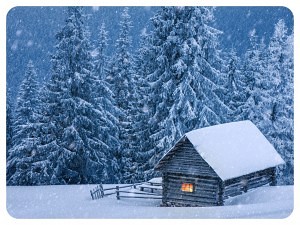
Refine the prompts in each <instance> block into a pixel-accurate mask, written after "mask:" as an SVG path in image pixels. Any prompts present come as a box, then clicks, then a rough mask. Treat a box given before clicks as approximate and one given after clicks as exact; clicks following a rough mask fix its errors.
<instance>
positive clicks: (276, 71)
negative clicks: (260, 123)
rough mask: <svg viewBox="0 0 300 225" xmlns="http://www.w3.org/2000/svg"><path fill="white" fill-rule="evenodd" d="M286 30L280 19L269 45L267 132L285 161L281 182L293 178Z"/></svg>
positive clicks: (290, 79)
mask: <svg viewBox="0 0 300 225" xmlns="http://www.w3.org/2000/svg"><path fill="white" fill-rule="evenodd" d="M287 32H288V30H287V27H286V25H285V22H284V20H279V21H278V23H277V24H276V25H275V29H274V34H273V36H272V37H271V40H270V44H269V46H268V72H269V77H270V80H271V81H273V83H272V93H271V96H272V98H271V99H272V102H271V110H270V113H269V114H270V126H269V130H268V132H267V133H266V135H267V137H268V138H269V139H270V141H271V142H272V143H273V145H274V147H275V148H276V149H277V150H278V151H279V153H280V154H281V155H282V157H283V159H284V160H285V162H286V164H285V165H283V166H281V167H280V168H279V170H278V175H279V183H280V184H293V182H294V180H293V176H294V171H293V170H294V149H293V143H294V126H293V117H294V110H293V104H294V102H293V76H294V72H293V71H294V65H293V61H294V59H293V35H291V36H288V35H287Z"/></svg>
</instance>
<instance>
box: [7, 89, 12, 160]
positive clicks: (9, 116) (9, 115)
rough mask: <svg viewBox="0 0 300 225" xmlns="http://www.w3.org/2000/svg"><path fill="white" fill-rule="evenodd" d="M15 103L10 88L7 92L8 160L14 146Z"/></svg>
mask: <svg viewBox="0 0 300 225" xmlns="http://www.w3.org/2000/svg"><path fill="white" fill-rule="evenodd" d="M13 108H14V107H13V102H12V97H11V91H10V89H9V88H7V90H6V159H7V158H8V155H9V151H10V149H11V148H12V146H13V141H12V139H13V123H14V122H13V121H14V117H13Z"/></svg>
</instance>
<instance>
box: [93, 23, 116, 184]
mask: <svg viewBox="0 0 300 225" xmlns="http://www.w3.org/2000/svg"><path fill="white" fill-rule="evenodd" d="M107 47H108V32H107V31H106V30H105V25H104V23H103V24H102V25H101V27H100V29H99V35H98V40H97V43H96V52H97V56H96V59H95V68H94V73H95V77H96V79H97V80H96V82H95V84H94V87H93V90H94V99H95V101H96V107H97V110H99V111H100V112H101V114H102V115H103V116H102V118H101V120H100V121H99V122H100V123H99V126H98V127H99V139H100V140H101V141H102V142H103V143H105V145H104V147H105V149H103V152H105V155H106V159H107V163H106V171H107V175H106V179H103V182H107V183H115V182H116V181H117V180H118V177H116V175H115V174H114V173H115V172H116V171H114V169H115V166H116V165H115V161H114V159H113V157H114V152H116V151H117V150H118V149H119V147H120V144H119V140H118V137H117V134H118V127H117V123H118V120H117V118H116V115H118V113H119V110H118V108H117V107H116V106H115V101H114V97H113V92H112V90H111V85H110V84H109V83H108V82H107V79H106V77H107V70H108V57H107V55H106V48H107Z"/></svg>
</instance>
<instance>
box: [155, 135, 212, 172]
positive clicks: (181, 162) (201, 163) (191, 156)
mask: <svg viewBox="0 0 300 225" xmlns="http://www.w3.org/2000/svg"><path fill="white" fill-rule="evenodd" d="M160 164H161V165H162V168H161V169H160V170H161V171H162V172H168V173H177V174H190V175H198V176H211V177H218V175H217V174H216V173H215V171H214V170H213V169H212V168H211V167H210V166H209V165H208V163H207V162H206V161H205V160H204V159H203V158H202V157H201V156H200V155H199V153H198V152H197V151H196V150H195V148H194V146H193V145H192V143H191V142H190V141H189V139H188V138H183V139H182V140H181V141H179V142H178V143H177V144H176V145H175V146H174V148H173V149H172V151H171V152H170V153H169V154H168V156H167V157H166V158H164V159H163V160H162V161H161V162H160Z"/></svg>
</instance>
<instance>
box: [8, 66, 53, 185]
mask: <svg viewBox="0 0 300 225" xmlns="http://www.w3.org/2000/svg"><path fill="white" fill-rule="evenodd" d="M40 118H41V115H40V101H39V83H38V81H37V73H36V70H35V68H34V65H33V63H32V61H29V63H28V64H27V68H26V72H25V77H24V80H23V82H22V84H21V86H20V89H19V93H18V98H17V105H16V111H15V123H14V136H13V143H14V144H13V147H12V148H11V150H10V154H9V157H8V160H7V184H8V185H37V184H44V183H47V181H48V180H49V175H48V171H46V170H44V169H43V168H44V164H45V163H46V162H45V161H44V153H45V152H43V151H40V149H39V144H40V136H41V135H40V123H39V120H40Z"/></svg>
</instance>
